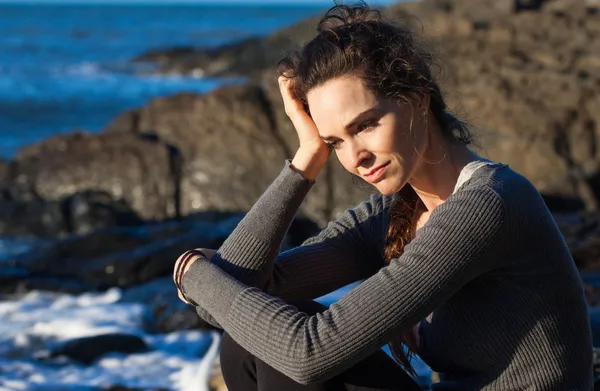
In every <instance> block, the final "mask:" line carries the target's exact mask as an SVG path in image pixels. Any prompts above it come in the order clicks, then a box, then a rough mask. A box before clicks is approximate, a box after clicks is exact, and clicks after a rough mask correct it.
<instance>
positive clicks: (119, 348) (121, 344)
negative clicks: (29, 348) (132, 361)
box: [50, 334, 148, 365]
mask: <svg viewBox="0 0 600 391" xmlns="http://www.w3.org/2000/svg"><path fill="white" fill-rule="evenodd" d="M146 351H148V346H147V345H146V343H145V342H144V340H143V339H141V338H140V337H138V336H136V335H127V334H103V335H96V336H93V337H85V338H77V339H73V340H70V341H68V342H66V343H64V344H62V345H60V346H58V347H56V348H54V349H53V350H52V352H50V357H58V356H65V357H68V358H70V359H72V360H75V361H78V362H80V363H82V364H85V365H90V364H92V363H93V362H94V361H96V360H97V359H98V358H100V357H102V356H104V355H105V354H107V353H113V352H119V353H125V354H131V353H140V352H146Z"/></svg>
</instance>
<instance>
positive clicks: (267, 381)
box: [221, 301, 422, 391]
mask: <svg viewBox="0 0 600 391" xmlns="http://www.w3.org/2000/svg"><path fill="white" fill-rule="evenodd" d="M294 305H295V306H296V307H298V309H300V310H301V311H303V312H306V313H307V314H309V315H312V314H314V313H317V312H319V311H323V310H324V309H326V307H324V306H323V305H321V304H320V303H317V302H314V301H305V302H301V303H294ZM221 369H222V371H223V378H224V379H225V384H226V385H227V389H228V390H229V391H421V390H422V389H421V388H420V387H419V386H418V385H417V383H415V381H414V380H413V379H412V378H411V377H410V376H409V375H408V374H407V373H406V372H404V371H403V370H402V368H400V366H398V365H397V364H396V363H395V362H394V360H392V359H391V358H390V357H389V356H388V355H387V354H386V353H385V352H384V351H382V350H378V351H377V352H376V353H374V354H373V355H371V356H369V357H367V358H366V359H365V360H363V361H361V362H359V363H358V364H356V365H355V366H354V367H352V368H350V369H348V370H346V371H345V372H343V373H342V374H340V375H338V376H336V377H334V378H332V379H330V380H328V381H326V382H324V383H317V384H310V385H302V384H299V383H297V382H295V381H294V380H292V379H290V378H289V377H287V376H285V375H283V374H282V373H281V372H278V371H276V370H275V369H273V368H272V367H270V366H268V365H267V364H265V363H264V362H262V361H261V360H259V359H257V358H256V357H254V356H253V355H251V354H250V353H249V352H248V351H246V350H244V349H243V348H242V347H241V346H240V345H238V344H237V343H236V342H235V341H234V340H233V339H232V338H231V337H230V336H229V335H228V334H227V333H225V334H223V339H222V342H221Z"/></svg>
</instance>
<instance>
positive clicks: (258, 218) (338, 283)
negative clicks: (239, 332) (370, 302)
mask: <svg viewBox="0 0 600 391" xmlns="http://www.w3.org/2000/svg"><path fill="white" fill-rule="evenodd" d="M310 186H312V183H311V181H307V180H305V179H304V178H302V177H301V176H300V175H299V174H298V173H297V172H295V171H293V170H292V169H291V168H290V167H289V162H286V164H285V167H284V169H283V171H282V173H281V174H280V175H279V176H278V178H277V179H276V180H275V181H274V182H273V184H272V185H271V186H270V187H269V188H268V189H267V191H265V193H264V194H263V195H262V196H261V198H260V199H259V201H258V202H257V203H256V204H255V205H254V206H253V207H252V209H251V210H250V211H249V212H248V214H247V215H246V216H245V217H244V219H243V220H242V221H241V222H240V223H239V224H238V226H237V227H236V229H235V230H234V231H233V233H232V234H231V235H230V236H229V238H228V239H227V240H226V241H225V243H224V244H223V246H222V247H221V248H220V249H219V250H218V251H216V252H215V251H214V250H206V253H207V255H208V256H209V258H210V260H211V262H213V263H215V264H216V265H218V266H219V267H220V268H221V269H223V270H225V271H226V272H227V273H228V274H229V275H231V276H232V277H234V278H236V279H238V280H239V281H241V282H244V283H245V284H247V285H251V286H256V287H258V288H260V289H262V290H264V291H265V292H267V293H269V294H271V295H273V296H277V297H280V298H282V299H284V300H287V301H293V300H299V299H314V298H317V297H320V296H322V295H324V294H326V293H329V292H331V291H334V290H336V289H338V288H340V287H342V286H345V285H347V284H350V283H352V282H355V281H358V280H361V279H364V278H367V277H369V276H371V275H373V274H374V273H376V272H377V270H378V269H379V268H381V267H382V266H383V265H384V257H383V248H384V246H385V236H386V231H387V227H388V215H387V211H388V209H389V206H390V205H389V204H390V203H391V199H390V198H385V197H381V196H379V195H372V196H371V198H370V200H369V201H365V202H363V203H361V204H360V205H358V206H357V207H355V208H354V209H349V210H347V211H346V212H345V213H344V214H343V215H342V216H340V217H339V218H338V219H337V220H335V221H333V222H330V223H329V224H328V225H327V227H326V228H325V229H323V230H322V231H321V232H320V233H319V234H318V235H317V236H314V237H312V238H309V239H308V240H306V241H305V242H304V243H303V244H302V245H301V246H299V247H296V248H293V249H291V250H288V251H285V252H283V253H281V254H279V255H278V256H276V257H275V255H276V254H277V251H278V250H279V247H280V245H281V241H282V240H283V235H285V232H287V230H288V227H289V225H290V224H291V220H292V219H293V216H294V214H295V211H296V209H297V208H298V206H299V204H300V203H301V200H302V199H303V198H304V195H305V194H306V192H307V191H308V189H307V187H308V188H310ZM283 189H287V190H283ZM286 191H287V193H286V194H288V196H287V197H281V198H278V197H280V196H281V194H282V193H284V192H286ZM290 195H291V196H290ZM290 199H291V200H293V201H291V202H290ZM286 202H289V203H290V204H286ZM289 209H292V210H291V211H290V210H289ZM265 218H269V219H270V221H264V220H265ZM287 220H289V221H287ZM252 227H256V228H257V229H252ZM278 230H279V231H285V232H283V234H280V233H278V232H277V231H278ZM196 312H197V313H198V315H199V316H200V317H201V318H202V319H204V320H205V321H207V322H209V323H210V324H212V325H213V326H215V327H219V328H221V326H220V325H219V324H218V323H217V322H216V320H215V319H214V318H212V316H210V314H209V313H208V312H207V311H206V310H204V309H203V308H202V307H201V306H197V307H196Z"/></svg>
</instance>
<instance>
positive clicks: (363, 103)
mask: <svg viewBox="0 0 600 391" xmlns="http://www.w3.org/2000/svg"><path fill="white" fill-rule="evenodd" d="M307 101H308V106H309V109H310V113H311V116H312V118H313V120H314V122H315V124H316V126H317V128H318V130H319V134H320V136H321V138H322V139H323V140H324V141H325V142H326V143H328V144H329V145H330V147H331V148H332V149H333V150H334V151H335V153H336V155H337V157H338V159H339V160H340V163H341V164H342V165H343V166H344V168H345V169H346V170H348V171H349V172H351V173H352V174H354V175H357V176H359V177H360V178H362V179H364V180H365V181H367V182H369V183H371V184H372V185H374V186H375V187H376V188H377V190H378V191H379V192H380V193H382V194H384V195H391V194H394V193H395V192H397V191H399V190H400V189H401V188H402V187H403V186H404V185H405V184H406V183H407V182H408V180H409V178H410V177H411V176H412V174H413V172H414V170H415V168H416V166H417V165H418V164H419V161H420V160H421V159H420V157H421V156H423V153H424V150H425V146H426V138H427V137H426V126H425V125H424V121H423V118H424V116H423V115H422V110H419V111H418V110H417V109H416V104H413V105H412V106H411V105H410V104H408V103H404V102H398V101H396V100H389V99H381V98H378V97H377V96H375V94H374V93H372V92H371V91H370V90H368V89H367V88H366V87H365V86H364V85H363V82H362V81H361V80H360V79H359V78H358V77H354V76H352V77H351V76H347V77H342V78H337V79H332V80H330V81H328V82H326V83H325V84H323V85H321V86H319V87H316V88H314V89H312V90H310V91H309V92H308V94H307ZM413 107H414V110H413ZM413 114H414V115H413ZM411 122H412V123H411Z"/></svg>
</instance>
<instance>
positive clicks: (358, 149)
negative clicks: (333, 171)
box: [347, 141, 373, 170]
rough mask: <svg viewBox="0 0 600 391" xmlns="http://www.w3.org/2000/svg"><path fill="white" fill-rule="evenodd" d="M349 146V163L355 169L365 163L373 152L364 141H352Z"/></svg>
mask: <svg viewBox="0 0 600 391" xmlns="http://www.w3.org/2000/svg"><path fill="white" fill-rule="evenodd" d="M349 144H350V145H348V148H347V154H348V164H349V166H350V167H351V168H352V169H353V170H357V169H358V167H360V166H362V165H364V164H365V163H366V162H367V161H368V160H369V159H371V157H372V156H373V154H372V153H371V152H369V151H368V150H367V149H366V148H365V146H364V145H363V144H362V143H358V142H356V141H355V142H351V143H349Z"/></svg>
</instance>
